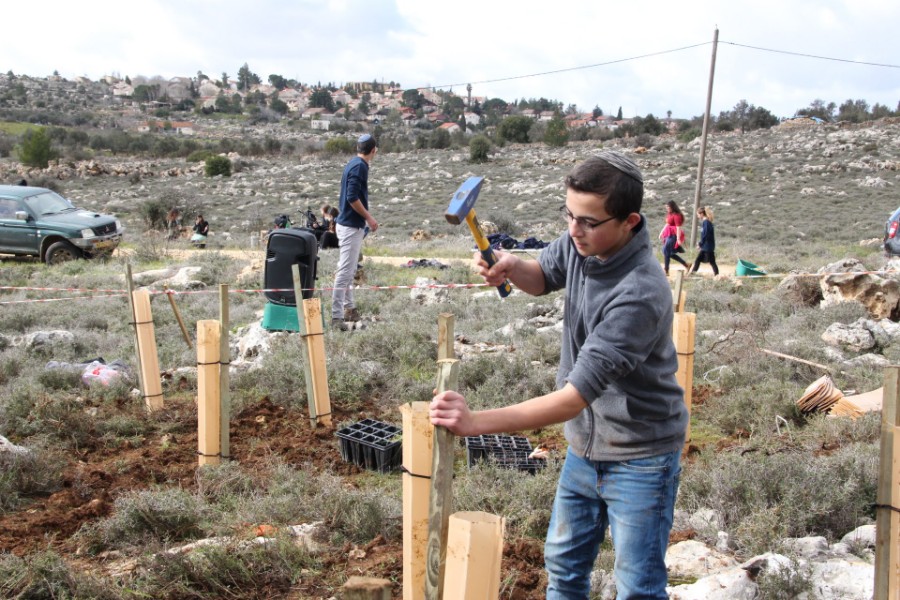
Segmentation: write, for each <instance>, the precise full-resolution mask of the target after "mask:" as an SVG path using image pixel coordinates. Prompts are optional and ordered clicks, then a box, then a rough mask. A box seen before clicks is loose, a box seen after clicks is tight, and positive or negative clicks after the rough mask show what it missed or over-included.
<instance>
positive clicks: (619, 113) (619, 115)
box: [616, 106, 622, 121]
mask: <svg viewBox="0 0 900 600" xmlns="http://www.w3.org/2000/svg"><path fill="white" fill-rule="evenodd" d="M621 120H622V107H621V106H620V107H619V112H617V113H616V121H621Z"/></svg>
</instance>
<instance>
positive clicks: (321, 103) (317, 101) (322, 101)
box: [309, 86, 334, 112]
mask: <svg viewBox="0 0 900 600" xmlns="http://www.w3.org/2000/svg"><path fill="white" fill-rule="evenodd" d="M309 105H310V106H311V107H313V108H324V109H326V110H327V111H328V112H334V99H333V98H332V97H331V92H329V91H328V90H327V89H325V88H324V87H321V86H320V87H317V88H316V89H314V90H313V93H312V94H310V96H309Z"/></svg>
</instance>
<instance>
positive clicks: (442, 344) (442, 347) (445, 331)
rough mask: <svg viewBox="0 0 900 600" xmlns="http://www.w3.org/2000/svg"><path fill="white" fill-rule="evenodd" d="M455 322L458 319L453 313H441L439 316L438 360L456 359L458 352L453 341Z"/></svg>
mask: <svg viewBox="0 0 900 600" xmlns="http://www.w3.org/2000/svg"><path fill="white" fill-rule="evenodd" d="M455 322H456V317H455V316H454V315H453V314H451V313H441V314H439V315H438V344H437V357H438V360H443V359H445V358H456V351H455V350H454V348H453V341H454V339H455V337H454V334H453V326H454V323H455Z"/></svg>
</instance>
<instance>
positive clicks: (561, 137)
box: [544, 113, 569, 148]
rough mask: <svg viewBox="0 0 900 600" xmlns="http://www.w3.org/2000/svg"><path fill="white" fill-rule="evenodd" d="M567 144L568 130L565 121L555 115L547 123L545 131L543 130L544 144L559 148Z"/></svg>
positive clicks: (560, 116) (557, 114)
mask: <svg viewBox="0 0 900 600" xmlns="http://www.w3.org/2000/svg"><path fill="white" fill-rule="evenodd" d="M568 142H569V128H568V127H566V121H565V120H564V119H563V117H562V115H561V114H559V113H556V114H555V115H553V118H552V119H550V121H548V122H547V129H545V130H544V143H545V144H547V145H548V146H553V147H556V148H561V147H563V146H565V145H566V144H567V143H568Z"/></svg>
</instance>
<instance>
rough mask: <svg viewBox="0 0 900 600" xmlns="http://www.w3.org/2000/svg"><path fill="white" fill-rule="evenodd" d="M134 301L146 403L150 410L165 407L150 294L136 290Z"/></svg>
mask: <svg viewBox="0 0 900 600" xmlns="http://www.w3.org/2000/svg"><path fill="white" fill-rule="evenodd" d="M131 297H132V300H133V301H134V318H135V321H134V325H135V328H136V329H137V344H138V356H139V357H140V358H139V359H138V364H139V365H140V367H141V382H142V383H143V388H142V389H141V392H142V393H143V395H144V402H145V404H146V405H147V409H148V410H151V411H153V410H158V409H160V408H162V407H163V395H162V382H160V380H159V356H158V355H157V353H156V333H155V331H154V329H153V313H152V311H151V310H150V292H148V291H147V290H135V291H134V292H133V293H132V294H131Z"/></svg>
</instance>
